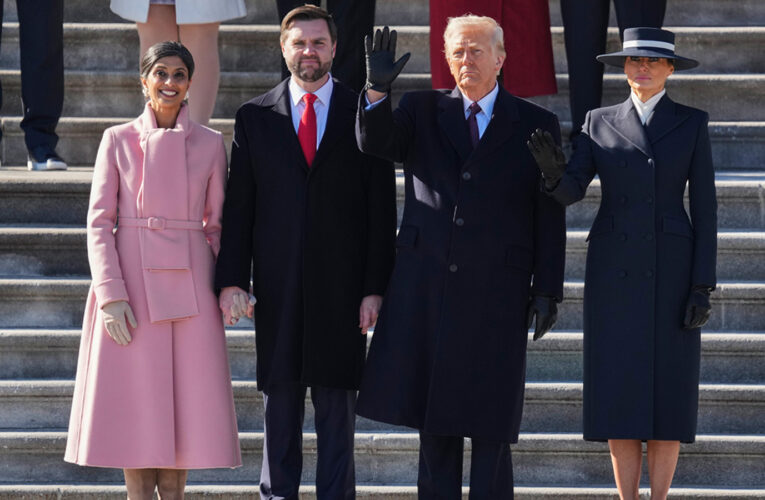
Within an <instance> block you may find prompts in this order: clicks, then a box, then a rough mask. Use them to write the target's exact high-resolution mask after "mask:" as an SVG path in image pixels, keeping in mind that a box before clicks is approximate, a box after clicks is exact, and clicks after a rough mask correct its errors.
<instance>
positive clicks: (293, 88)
mask: <svg viewBox="0 0 765 500" xmlns="http://www.w3.org/2000/svg"><path fill="white" fill-rule="evenodd" d="M334 88H335V84H334V83H333V82H332V75H331V74H330V75H329V78H328V79H327V83H325V84H324V85H322V86H321V87H319V89H318V90H317V91H316V92H314V93H313V94H314V95H315V96H316V100H318V101H319V102H320V103H322V104H323V105H325V106H329V98H330V97H332V90H333V89H334ZM289 89H290V98H291V99H292V105H293V106H297V105H298V104H300V101H302V100H303V96H304V95H305V94H307V93H308V91H306V90H305V89H304V88H303V87H301V86H300V85H298V84H297V82H296V81H295V78H294V77H290V83H289Z"/></svg>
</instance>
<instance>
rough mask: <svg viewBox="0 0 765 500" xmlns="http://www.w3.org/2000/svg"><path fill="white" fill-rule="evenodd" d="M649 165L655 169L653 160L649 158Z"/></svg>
mask: <svg viewBox="0 0 765 500" xmlns="http://www.w3.org/2000/svg"><path fill="white" fill-rule="evenodd" d="M648 165H650V166H652V167H653V158H648Z"/></svg>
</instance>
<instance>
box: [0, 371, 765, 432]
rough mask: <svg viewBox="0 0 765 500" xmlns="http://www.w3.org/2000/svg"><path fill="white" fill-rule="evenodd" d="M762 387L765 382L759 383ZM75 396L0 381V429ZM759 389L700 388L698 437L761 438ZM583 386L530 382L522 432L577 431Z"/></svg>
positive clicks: (33, 423) (367, 424)
mask: <svg viewBox="0 0 765 500" xmlns="http://www.w3.org/2000/svg"><path fill="white" fill-rule="evenodd" d="M763 382H765V381H763ZM233 388H234V399H235V402H236V410H237V412H236V413H237V418H238V425H239V430H240V431H243V432H251V431H262V430H263V401H262V393H261V392H258V391H257V387H256V382H255V381H254V380H235V381H234V382H233ZM73 391H74V381H73V380H0V401H2V402H3V404H2V405H0V430H2V429H6V430H12V429H24V430H28V431H32V430H66V429H67V427H68V423H69V412H70V408H71V404H72V393H73ZM305 407H306V415H305V420H304V425H303V427H304V429H305V430H306V431H312V430H313V429H314V413H313V405H312V404H311V401H310V396H309V397H307V398H306V405H305ZM763 414H765V385H763V384H746V385H743V384H737V385H733V384H711V385H710V384H702V385H701V387H700V394H699V421H698V432H699V433H703V434H759V433H763V431H764V430H765V429H763V428H762V422H761V421H760V418H759V416H761V415H763ZM356 430H357V431H358V432H396V431H402V430H406V429H405V428H403V427H397V426H392V425H388V424H384V423H380V422H374V421H372V420H368V419H366V418H361V417H358V418H357V421H356ZM581 431H582V384H581V383H579V382H529V383H527V384H526V395H525V402H524V411H523V421H522V423H521V432H581Z"/></svg>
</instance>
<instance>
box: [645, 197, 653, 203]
mask: <svg viewBox="0 0 765 500" xmlns="http://www.w3.org/2000/svg"><path fill="white" fill-rule="evenodd" d="M645 202H646V203H648V204H649V205H650V204H651V203H653V198H651V197H650V196H649V197H648V198H646V199H645Z"/></svg>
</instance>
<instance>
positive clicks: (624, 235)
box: [619, 233, 627, 241]
mask: <svg viewBox="0 0 765 500" xmlns="http://www.w3.org/2000/svg"><path fill="white" fill-rule="evenodd" d="M619 239H620V240H622V241H627V233H622V234H620V235H619Z"/></svg>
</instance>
